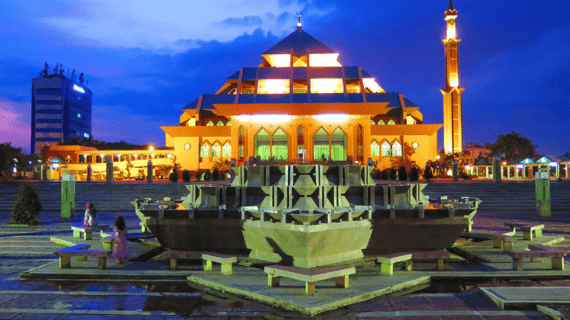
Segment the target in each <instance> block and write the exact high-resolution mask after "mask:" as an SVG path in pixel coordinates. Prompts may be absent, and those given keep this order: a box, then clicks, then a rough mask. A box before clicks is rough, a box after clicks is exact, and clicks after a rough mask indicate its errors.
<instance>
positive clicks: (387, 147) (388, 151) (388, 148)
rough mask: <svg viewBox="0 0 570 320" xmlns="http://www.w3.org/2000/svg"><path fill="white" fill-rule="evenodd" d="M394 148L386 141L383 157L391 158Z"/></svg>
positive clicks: (383, 144)
mask: <svg viewBox="0 0 570 320" xmlns="http://www.w3.org/2000/svg"><path fill="white" fill-rule="evenodd" d="M391 150H392V146H391V145H390V144H389V143H388V141H384V143H382V156H383V157H389V156H390V155H391V154H392V152H391Z"/></svg>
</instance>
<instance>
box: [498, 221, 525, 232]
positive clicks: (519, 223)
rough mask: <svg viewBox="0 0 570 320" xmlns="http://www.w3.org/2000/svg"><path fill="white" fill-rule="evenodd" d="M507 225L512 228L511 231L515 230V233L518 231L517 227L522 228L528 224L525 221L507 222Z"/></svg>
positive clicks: (505, 224)
mask: <svg viewBox="0 0 570 320" xmlns="http://www.w3.org/2000/svg"><path fill="white" fill-rule="evenodd" d="M503 225H504V226H505V227H507V228H509V229H510V230H511V232H513V234H514V233H515V232H517V228H522V227H524V226H526V225H527V223H524V222H505V223H504V224H503Z"/></svg>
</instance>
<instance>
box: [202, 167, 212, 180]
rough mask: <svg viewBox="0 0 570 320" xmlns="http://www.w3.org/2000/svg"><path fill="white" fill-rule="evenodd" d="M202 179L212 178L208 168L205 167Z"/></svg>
mask: <svg viewBox="0 0 570 320" xmlns="http://www.w3.org/2000/svg"><path fill="white" fill-rule="evenodd" d="M203 177H204V181H210V179H211V178H212V173H211V172H210V170H208V169H206V171H204V176H203Z"/></svg>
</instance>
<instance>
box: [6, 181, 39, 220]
mask: <svg viewBox="0 0 570 320" xmlns="http://www.w3.org/2000/svg"><path fill="white" fill-rule="evenodd" d="M41 210H42V205H41V203H40V199H39V197H38V193H37V192H36V190H34V188H33V187H32V186H31V185H30V184H29V183H23V184H22V186H21V187H20V191H19V192H18V196H17V198H16V203H14V208H13V209H12V212H11V216H12V221H13V222H15V223H25V224H33V223H35V222H37V221H36V217H37V216H38V215H39V214H40V211H41Z"/></svg>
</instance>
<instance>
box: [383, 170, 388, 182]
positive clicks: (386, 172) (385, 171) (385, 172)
mask: <svg viewBox="0 0 570 320" xmlns="http://www.w3.org/2000/svg"><path fill="white" fill-rule="evenodd" d="M389 179H390V172H389V171H388V169H384V170H382V180H389Z"/></svg>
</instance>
